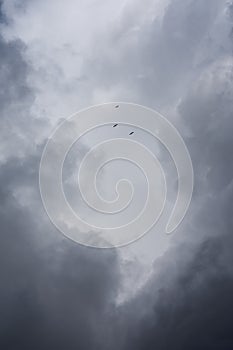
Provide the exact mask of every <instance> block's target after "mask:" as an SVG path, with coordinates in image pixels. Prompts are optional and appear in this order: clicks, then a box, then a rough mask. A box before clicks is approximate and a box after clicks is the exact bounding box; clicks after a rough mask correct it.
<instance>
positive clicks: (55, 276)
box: [0, 0, 233, 350]
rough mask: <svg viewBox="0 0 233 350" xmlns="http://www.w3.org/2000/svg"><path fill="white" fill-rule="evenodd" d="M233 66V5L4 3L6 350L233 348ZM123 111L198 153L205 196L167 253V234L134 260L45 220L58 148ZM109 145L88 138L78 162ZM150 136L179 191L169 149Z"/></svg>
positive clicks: (209, 0) (0, 214)
mask: <svg viewBox="0 0 233 350" xmlns="http://www.w3.org/2000/svg"><path fill="white" fill-rule="evenodd" d="M232 53H233V2H232V1H225V0H145V1H143V2H142V1H138V0H134V1H133V0H119V1H113V0H108V1H107V0H102V1H97V0H86V1H83V0H68V1H62V0H56V1H55V0H40V1H39V0H30V1H28V0H21V1H20V0H2V1H0V82H1V89H0V106H1V108H0V221H1V243H0V278H1V283H0V310H1V312H0V348H1V349H4V350H13V349H17V350H21V349H24V350H25V349H35V350H42V349H43V350H44V349H57V350H65V349H71V350H72V349H81V350H82V349H88V350H89V349H90V350H91V349H101V350H104V349H108V350H109V349H110V350H115V349H117V350H131V349H132V350H152V349H153V350H154V349H158V350H170V349H173V350H183V349H190V350H197V349H198V350H210V349H211V350H213V349H218V350H232V349H233V316H232V309H233V299H232V295H233V254H232V248H233V236H232V232H233V219H232V200H233V165H232V149H233V138H232V130H233V120H232V116H233V89H232V84H233V55H232ZM111 101H121V102H131V103H136V104H141V105H144V106H147V107H150V108H153V109H155V110H157V111H158V112H159V113H161V114H162V115H164V116H166V118H167V119H168V120H169V121H170V122H172V123H173V125H174V126H175V127H176V128H177V130H179V132H180V134H181V135H182V137H183V139H184V140H185V143H186V145H187V147H188V150H189V153H190V156H191V159H192V163H193V169H194V178H195V184H194V192H193V198H192V201H191V205H190V208H189V211H188V213H187V215H186V216H185V218H184V220H183V222H182V224H181V225H180V226H179V228H178V229H177V230H176V232H175V233H174V234H173V235H172V236H171V237H170V238H169V239H168V240H166V239H165V240H163V242H165V243H164V244H162V242H160V241H159V240H158V234H159V233H161V230H162V229H161V227H160V226H159V225H158V227H156V228H154V229H152V230H150V232H148V234H146V235H145V236H144V237H143V238H141V239H139V240H137V241H136V242H134V243H132V244H130V245H128V246H126V247H122V248H115V249H94V248H90V247H84V246H81V245H79V244H77V243H75V242H73V241H71V240H69V239H67V238H66V237H64V236H63V235H62V234H61V233H60V232H59V231H58V230H57V229H56V228H55V227H54V226H53V224H52V223H51V222H50V220H49V218H48V216H47V214H46V212H45V210H44V207H43V204H42V201H41V197H40V191H39V164H40V159H41V155H42V151H43V148H44V146H45V144H46V141H47V139H48V137H49V135H50V134H51V132H52V131H53V129H54V128H55V127H56V126H57V125H59V123H60V122H61V121H62V120H64V118H66V117H68V116H69V115H71V114H73V113H75V112H77V111H79V110H81V109H83V108H87V107H89V106H92V105H96V104H101V103H106V102H111ZM126 131H127V132H128V129H126ZM117 132H118V133H119V132H120V131H117ZM107 134H108V132H107V131H106V130H105V129H103V130H102V131H101V134H100V135H94V136H93V135H92V136H91V137H89V138H88V137H87V138H86V139H85V140H83V141H82V143H81V145H79V148H78V152H79V153H78V159H76V162H77V164H79V162H80V159H79V158H80V157H81V156H82V155H83V154H85V152H86V151H87V150H88V149H89V148H90V146H91V140H92V141H93V140H98V137H101V138H103V137H107ZM134 137H135V139H136V140H139V141H141V142H143V143H145V144H147V145H148V147H150V148H151V149H153V150H155V152H157V153H159V155H160V158H161V161H162V163H163V164H164V165H165V168H166V173H168V174H167V176H168V179H170V180H171V179H172V178H173V175H172V176H171V175H169V174H170V171H171V174H173V172H174V168H172V166H171V165H170V160H169V157H168V155H166V154H165V152H164V150H161V149H160V148H159V146H158V145H157V143H155V142H154V141H153V140H152V139H150V138H148V136H147V135H145V134H144V133H143V132H141V133H137V135H135V136H134ZM77 147H78V145H77ZM74 153H75V152H74ZM74 155H75V154H74ZM75 164H76V163H75ZM67 167H68V170H70V169H69V162H68V164H67ZM68 170H67V171H68ZM113 173H114V168H113V169H112V170H111V169H106V172H105V173H104V174H103V178H102V180H100V183H99V185H100V188H102V190H103V191H105V192H108V188H110V187H111V186H112V182H111V176H113V175H112V174H113ZM132 173H133V170H132V169H128V174H131V175H132ZM109 176H110V180H108V178H109ZM140 181H141V180H140ZM68 185H69V183H68ZM142 186H143V185H141V182H140V185H139V195H140V191H141V192H142V193H143V190H144V187H142ZM173 190H175V185H174V181H173V183H172V189H171V190H170V191H171V193H170V196H171V200H172V198H174V195H173ZM67 191H68V192H69V186H68V187H67ZM71 192H72V191H71ZM174 192H175V191H174ZM76 200H77V202H76V205H77V206H78V207H79V206H80V198H79V197H76ZM138 203H139V200H137V203H136V206H137V204H138ZM90 218H91V219H95V218H93V217H91V214H90Z"/></svg>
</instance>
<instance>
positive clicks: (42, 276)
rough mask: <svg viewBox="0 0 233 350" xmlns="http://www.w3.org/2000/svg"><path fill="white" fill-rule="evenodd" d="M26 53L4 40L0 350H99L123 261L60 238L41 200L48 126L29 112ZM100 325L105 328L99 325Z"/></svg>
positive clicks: (0, 74) (0, 51)
mask: <svg viewBox="0 0 233 350" xmlns="http://www.w3.org/2000/svg"><path fill="white" fill-rule="evenodd" d="M23 50H24V46H23V45H22V43H21V42H19V41H15V42H13V43H9V44H7V43H6V42H4V40H2V39H1V40H0V57H1V65H0V79H1V85H2V87H3V88H2V89H1V93H0V104H1V118H0V123H1V135H2V140H1V147H2V159H1V161H2V164H1V168H0V198H1V204H0V222H1V245H0V276H1V280H0V283H1V288H0V309H1V313H0V348H1V349H9V350H11V349H15V348H17V349H66V348H67V347H68V348H69V349H77V348H79V349H84V348H85V349H92V348H93V349H95V348H96V345H97V344H98V342H99V341H100V339H101V337H103V336H105V337H106V339H107V338H108V334H106V331H105V324H106V319H107V318H109V316H108V313H109V308H110V306H111V307H112V304H113V301H114V299H115V297H116V293H117V288H118V279H119V276H118V269H117V256H116V254H115V252H114V251H111V252H110V251H104V252H103V251H101V252H99V251H97V250H94V249H87V248H82V247H80V246H77V244H74V243H72V242H71V241H68V240H67V239H65V238H63V237H62V235H59V234H58V232H57V231H56V230H55V229H54V227H53V226H52V224H51V223H50V221H49V220H48V218H47V217H46V215H45V212H44V209H43V208H42V203H41V200H40V195H39V187H38V169H39V161H40V155H41V152H42V146H41V145H39V146H38V145H37V144H36V142H35V139H34V137H35V129H36V130H37V133H38V132H40V130H43V128H44V127H46V126H47V124H48V123H47V122H46V121H45V120H44V119H43V118H42V120H35V119H34V118H33V115H32V113H31V109H30V107H31V105H32V103H33V101H34V98H35V96H34V92H33V90H31V89H30V87H29V86H28V84H27V73H28V69H29V68H28V66H27V65H26V63H25V62H24V60H23V58H22V54H21V53H22V51H23ZM100 320H101V322H100Z"/></svg>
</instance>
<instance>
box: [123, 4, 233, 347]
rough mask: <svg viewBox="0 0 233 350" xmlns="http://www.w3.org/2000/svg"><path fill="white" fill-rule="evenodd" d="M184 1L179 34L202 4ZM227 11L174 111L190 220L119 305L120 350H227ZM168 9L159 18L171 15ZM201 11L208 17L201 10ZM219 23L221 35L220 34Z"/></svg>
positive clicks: (230, 68) (230, 329)
mask: <svg viewBox="0 0 233 350" xmlns="http://www.w3.org/2000/svg"><path fill="white" fill-rule="evenodd" d="M175 3H176V4H177V5H179V6H182V5H184V3H182V2H181V1H180V2H175ZM189 4H190V5H191V4H193V7H194V11H193V7H191V8H189V9H188V13H187V12H185V13H183V12H181V15H182V18H186V21H187V26H188V28H187V27H186V26H185V28H184V31H185V29H189V27H190V26H192V23H193V26H195V21H194V19H195V8H196V6H200V11H201V9H203V7H205V5H204V4H203V3H202V5H200V3H199V5H197V4H198V2H189ZM222 4H223V3H222ZM209 5H210V7H211V4H209ZM231 6H232V4H230V3H229V4H228V7H227V5H226V6H225V8H224V9H225V11H224V16H223V22H222V26H220V27H219V28H220V32H221V33H225V34H226V37H223V38H222V45H223V46H222V48H221V51H219V54H218V55H215V56H213V57H212V58H211V60H210V61H208V62H205V61H204V62H203V65H202V66H201V69H199V70H196V74H195V75H194V76H193V77H192V81H191V83H190V84H189V89H188V90H187V92H186V93H184V96H182V97H181V98H180V103H179V106H178V113H179V115H180V117H181V118H182V121H183V123H184V125H186V126H188V128H189V132H190V133H189V137H187V139H186V142H187V145H188V147H189V150H190V153H191V156H192V160H193V165H194V172H195V190H194V198H193V202H192V209H191V210H192V216H190V217H189V220H188V221H186V225H185V226H184V234H183V235H181V237H180V238H179V239H178V240H177V241H174V246H173V248H172V249H170V250H169V252H167V253H165V254H164V256H163V257H162V258H160V259H158V260H157V261H156V262H155V263H154V273H153V275H152V277H151V279H150V281H149V282H148V283H147V284H146V285H145V286H144V288H143V289H142V290H141V292H140V293H139V294H138V296H137V297H136V298H134V299H133V300H132V301H131V302H130V303H129V304H128V305H125V306H124V310H122V314H121V315H122V319H121V322H122V323H123V324H124V326H123V327H127V336H126V338H127V342H126V345H125V347H124V348H125V349H129V348H130V349H131V348H132V349H136V350H139V349H140V350H144V349H147V350H150V349H160V350H163V349H164V350H165V349H166V350H169V349H179V350H181V349H200V350H202V349H203V350H204V349H222V350H228V349H229V350H230V349H233V317H232V312H231V310H232V308H233V301H232V295H233V268H232V266H233V264H232V263H233V254H232V248H233V238H232V231H233V220H232V201H233V166H232V149H233V139H232V130H233V121H232V115H233V93H232V86H233V74H232V72H233V60H232V41H231V34H230V33H231V26H232V24H231V22H228V19H229V17H227V16H228V14H229V10H231ZM184 7H185V5H184ZM172 8H173V5H171V7H170V9H168V11H167V16H165V18H164V20H166V19H168V18H169V17H170V15H172V14H175V13H176V11H175V9H173V10H172V11H171V9H172ZM203 10H204V9H203ZM212 10H213V8H211V9H210V11H211V12H212ZM205 11H207V13H206V16H205V17H207V18H208V8H207V9H205V10H204V13H205ZM169 13H170V15H169ZM188 14H190V16H188ZM192 14H193V15H194V17H192ZM216 14H217V15H216V18H215V20H214V21H215V22H217V18H218V17H219V13H216ZM178 19H179V16H178V18H177V22H176V23H179V24H177V26H178V27H179V26H180V22H178ZM188 19H189V21H188ZM170 25H171V23H169V26H170ZM224 25H226V28H227V30H226V31H221V29H222V27H224ZM164 26H165V27H166V23H164ZM177 26H175V28H176V27H177ZM175 28H173V33H174V31H175ZM207 29H208V28H207ZM199 30H200V28H197V29H195V32H196V31H199ZM186 33H187V38H186V39H187V43H188V42H191V43H193V42H194V41H195V40H194V39H193V38H192V35H191V33H192V31H190V30H188V31H187V30H186ZM171 35H172V34H171ZM184 35H186V34H184ZM214 39H215V38H212V40H214ZM223 43H224V44H223ZM225 43H226V45H225ZM166 44H168V42H166ZM215 45H216V47H215V50H214V52H215V53H216V52H218V48H217V46H218V45H217V43H216V42H215ZM182 46H183V45H182ZM176 49H177V50H178V51H179V52H178V53H177V55H178V54H180V49H179V45H178V46H173V47H172V48H171V50H172V52H173V55H172V57H174V50H176ZM212 52H213V51H212ZM175 56H176V54H175ZM186 58H188V57H186ZM189 59H191V56H190V57H189ZM186 64H187V65H189V64H190V62H186ZM181 78H182V77H181ZM177 235H179V233H177ZM179 241H180V243H178V242H179ZM161 266H162V268H161Z"/></svg>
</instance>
